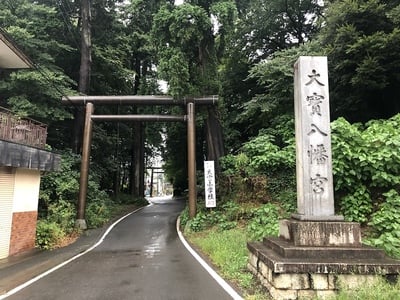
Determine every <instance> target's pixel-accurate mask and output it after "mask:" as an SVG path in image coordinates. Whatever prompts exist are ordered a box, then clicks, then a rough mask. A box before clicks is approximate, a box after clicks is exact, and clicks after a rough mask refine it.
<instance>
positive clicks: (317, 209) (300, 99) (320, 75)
mask: <svg viewBox="0 0 400 300" xmlns="http://www.w3.org/2000/svg"><path fill="white" fill-rule="evenodd" d="M294 68H295V75H294V91H295V93H294V98H295V99H294V101H295V124H296V179H297V211H298V213H297V214H296V215H294V217H295V218H298V219H302V220H337V219H341V220H342V219H343V217H341V216H335V207H334V197H333V179H332V158H331V157H332V155H331V133H330V116H329V88H328V64H327V59H326V57H310V56H307V57H305V56H303V57H300V58H299V59H298V61H297V62H296V64H295V66H294Z"/></svg>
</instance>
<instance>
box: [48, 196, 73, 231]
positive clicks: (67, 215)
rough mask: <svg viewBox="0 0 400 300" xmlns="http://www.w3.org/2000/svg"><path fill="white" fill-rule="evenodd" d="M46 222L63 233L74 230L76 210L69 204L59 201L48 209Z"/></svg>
mask: <svg viewBox="0 0 400 300" xmlns="http://www.w3.org/2000/svg"><path fill="white" fill-rule="evenodd" d="M46 219H47V221H48V222H51V223H56V224H57V225H58V226H59V227H60V228H61V229H62V230H63V231H64V232H65V233H71V232H73V231H74V230H75V219H76V208H75V205H74V204H73V203H71V202H67V201H65V200H60V201H58V202H57V203H52V204H50V205H49V207H48V213H47V218H46Z"/></svg>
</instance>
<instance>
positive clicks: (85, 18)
mask: <svg viewBox="0 0 400 300" xmlns="http://www.w3.org/2000/svg"><path fill="white" fill-rule="evenodd" d="M90 20H91V12H90V0H82V2H81V27H82V28H81V65H80V69H79V83H78V91H79V92H80V93H81V94H85V95H87V94H88V93H89V88H90V68H91V64H92V54H91V51H92V42H91V26H90ZM83 116H84V111H83V110H81V109H77V110H75V123H74V131H73V134H74V136H73V140H72V144H73V145H72V149H73V151H74V152H75V153H80V151H81V148H82V129H83V122H84V118H83Z"/></svg>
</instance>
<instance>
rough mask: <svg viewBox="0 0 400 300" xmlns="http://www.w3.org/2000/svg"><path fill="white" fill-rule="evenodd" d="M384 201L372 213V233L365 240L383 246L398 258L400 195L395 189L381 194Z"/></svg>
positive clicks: (399, 253) (399, 245) (399, 256)
mask: <svg viewBox="0 0 400 300" xmlns="http://www.w3.org/2000/svg"><path fill="white" fill-rule="evenodd" d="M383 195H384V196H385V197H386V202H384V203H382V204H381V205H380V208H379V209H378V210H377V211H376V212H375V213H374V214H372V218H371V222H370V223H369V225H371V226H372V228H373V230H374V234H373V236H372V237H370V238H368V239H367V240H366V241H365V242H366V243H367V244H369V245H373V246H377V247H380V248H383V249H384V250H385V251H386V252H387V253H388V254H389V255H391V256H394V257H397V258H400V195H399V193H398V192H397V191H396V190H393V189H392V190H390V191H389V192H387V193H384V194H383Z"/></svg>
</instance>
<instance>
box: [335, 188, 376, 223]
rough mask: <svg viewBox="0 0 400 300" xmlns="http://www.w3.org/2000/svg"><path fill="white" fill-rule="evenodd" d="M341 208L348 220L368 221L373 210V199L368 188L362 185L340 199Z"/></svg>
mask: <svg viewBox="0 0 400 300" xmlns="http://www.w3.org/2000/svg"><path fill="white" fill-rule="evenodd" d="M340 208H341V211H342V213H343V216H344V217H345V218H346V220H347V221H352V222H359V223H366V222H367V221H368V217H369V216H370V214H371V212H372V200H371V196H370V194H369V191H368V189H367V188H366V187H365V186H364V185H361V186H359V187H358V188H355V191H354V192H353V193H351V194H348V195H346V196H344V197H342V198H341V199H340Z"/></svg>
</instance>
